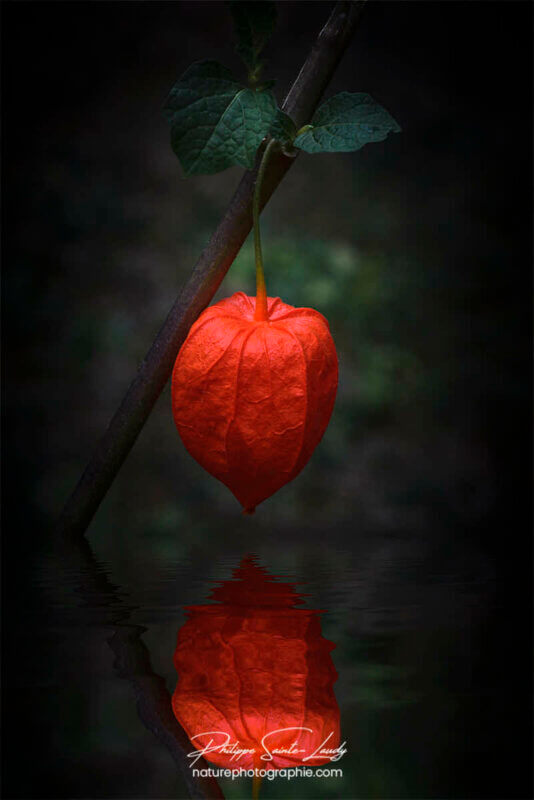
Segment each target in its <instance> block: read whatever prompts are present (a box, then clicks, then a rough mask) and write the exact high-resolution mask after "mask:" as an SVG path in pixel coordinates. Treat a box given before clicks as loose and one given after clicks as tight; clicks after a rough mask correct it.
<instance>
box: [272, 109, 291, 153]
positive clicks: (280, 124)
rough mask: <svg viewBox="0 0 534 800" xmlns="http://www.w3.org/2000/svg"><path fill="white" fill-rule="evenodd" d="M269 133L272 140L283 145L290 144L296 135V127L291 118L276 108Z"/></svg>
mask: <svg viewBox="0 0 534 800" xmlns="http://www.w3.org/2000/svg"><path fill="white" fill-rule="evenodd" d="M269 133H270V134H271V136H272V137H273V139H277V140H278V141H279V142H282V143H283V144H291V143H292V142H293V139H294V138H295V134H296V133H297V126H296V125H295V123H294V122H293V120H292V119H291V117H288V115H287V114H285V113H284V112H283V111H281V110H280V109H279V108H277V109H276V115H275V117H274V119H273V122H272V125H271V130H270V131H269Z"/></svg>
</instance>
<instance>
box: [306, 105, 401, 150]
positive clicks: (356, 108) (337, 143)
mask: <svg viewBox="0 0 534 800" xmlns="http://www.w3.org/2000/svg"><path fill="white" fill-rule="evenodd" d="M400 130H401V128H400V126H399V125H398V124H397V123H396V122H395V120H394V119H393V117H392V116H391V114H389V113H388V112H387V111H386V109H385V108H382V106H379V105H378V103H376V102H375V101H374V100H373V98H372V97H371V96H370V95H368V94H363V93H355V94H352V93H351V92H341V93H340V94H336V95H335V96H334V97H331V98H330V100H327V101H326V103H323V105H322V106H320V107H319V108H318V109H317V111H316V112H315V114H314V115H313V119H312V121H311V124H310V125H306V129H305V130H304V131H303V132H302V133H301V134H299V136H297V138H296V139H295V141H294V142H293V144H294V145H295V147H299V148H300V149H301V150H305V151H306V153H335V152H347V151H350V150H359V149H360V147H363V146H364V145H365V144H369V142H381V141H382V140H383V139H385V138H386V136H387V135H388V133H399V132H400Z"/></svg>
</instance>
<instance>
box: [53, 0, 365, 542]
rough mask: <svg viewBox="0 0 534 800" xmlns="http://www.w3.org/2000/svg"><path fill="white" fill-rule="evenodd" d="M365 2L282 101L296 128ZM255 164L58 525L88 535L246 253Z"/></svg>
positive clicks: (338, 26) (267, 188) (273, 175)
mask: <svg viewBox="0 0 534 800" xmlns="http://www.w3.org/2000/svg"><path fill="white" fill-rule="evenodd" d="M364 2H365V0H360V2H340V3H337V5H336V6H335V8H334V10H333V11H332V14H331V15H330V18H329V19H328V22H327V23H326V25H325V27H324V28H323V30H322V31H321V33H320V34H319V37H318V38H317V41H316V43H315V45H314V46H313V49H312V51H311V53H310V55H309V56H308V58H307V60H306V62H305V64H304V66H303V67H302V69H301V71H300V73H299V75H298V77H297V79H296V81H295V83H294V84H293V86H292V88H291V90H290V91H289V94H288V96H287V97H286V100H285V103H284V105H283V108H284V110H285V111H286V112H287V113H288V114H289V115H290V116H292V117H293V119H294V121H295V123H296V125H297V128H298V127H299V126H301V125H303V124H304V123H306V122H308V121H309V119H310V117H311V115H312V113H313V111H314V109H315V107H316V106H317V104H318V102H319V100H320V98H321V95H322V94H323V92H324V90H325V88H326V86H327V84H328V83H329V81H330V79H331V77H332V75H333V73H334V70H335V69H336V67H337V64H338V62H339V60H340V58H341V56H342V55H343V53H344V51H345V49H346V47H347V45H348V43H349V40H350V38H351V35H352V33H353V32H354V30H355V28H356V24H357V22H358V19H359V17H360V13H361V10H362V7H363V5H364ZM293 161H294V159H291V158H287V157H286V156H284V155H282V154H279V155H278V156H277V157H273V158H272V159H271V163H270V166H269V169H268V170H267V173H266V175H265V180H264V184H263V191H262V202H261V206H262V207H263V206H264V205H265V203H266V202H267V201H268V199H269V198H270V196H271V195H272V193H273V191H274V190H275V188H276V187H277V186H278V184H279V183H280V181H281V180H282V178H283V177H284V175H285V173H286V172H287V170H288V169H289V168H290V166H291V165H292V164H293ZM255 179H256V170H254V171H252V172H247V173H246V174H245V176H244V177H243V179H242V180H241V183H240V184H239V186H238V187H237V190H236V192H235V194H234V196H233V197H232V199H231V201H230V205H229V206H228V209H227V211H226V213H225V214H224V216H223V218H222V220H221V222H220V223H219V225H218V227H217V229H216V230H215V232H214V233H213V235H212V237H211V240H210V241H209V243H208V245H207V246H206V248H205V249H204V251H203V252H202V254H201V256H200V258H199V260H198V261H197V264H196V266H195V268H194V270H193V274H192V275H191V277H190V279H189V281H188V282H187V284H186V285H185V287H184V289H183V291H182V293H181V295H180V296H179V297H178V299H177V300H176V302H175V304H174V306H173V307H172V308H171V310H170V313H169V315H168V317H167V319H166V321H165V323H164V324H163V327H162V328H161V330H160V332H159V333H158V335H157V336H156V339H155V341H154V343H153V345H152V347H151V348H150V350H149V352H148V354H147V356H146V357H145V360H144V361H143V363H142V364H141V366H140V368H139V371H138V373H137V376H136V377H135V379H134V381H133V383H132V384H131V386H130V388H129V389H128V391H127V393H126V395H125V397H124V399H123V401H122V403H121V405H120V407H119V409H118V411H117V412H116V414H115V416H114V417H113V419H112V420H111V423H110V425H109V427H108V429H107V431H106V432H105V434H104V436H103V437H102V439H101V440H100V442H99V444H98V446H97V449H96V451H95V453H94V455H93V458H92V460H91V461H90V463H89V465H88V466H87V468H86V470H85V472H84V473H83V475H82V477H81V479H80V481H79V483H78V485H77V486H76V488H75V490H74V492H73V494H72V495H71V497H70V498H69V500H68V501H67V504H66V506H65V508H64V510H63V513H62V515H61V517H60V519H59V529H60V530H61V531H62V532H64V533H68V534H70V535H75V536H76V535H78V536H83V534H84V532H85V530H86V528H87V526H88V525H89V523H90V522H91V520H92V518H93V516H94V514H95V512H96V510H97V508H98V506H99V505H100V502H101V501H102V499H103V498H104V496H105V494H106V492H107V491H108V489H109V487H110V486H111V484H112V482H113V480H114V478H115V476H116V474H117V472H118V471H119V469H120V467H121V465H122V463H123V461H124V459H125V458H126V456H127V455H128V453H129V451H130V449H131V447H132V445H133V444H134V442H135V440H136V438H137V436H138V434H139V433H140V431H141V429H142V427H143V425H144V424H145V422H146V420H147V418H148V415H149V414H150V412H151V410H152V407H153V406H154V403H155V402H156V400H157V399H158V397H159V395H160V394H161V392H162V390H163V387H164V386H165V384H166V383H167V381H168V380H169V377H170V375H171V371H172V367H173V363H174V360H175V359H176V355H177V353H178V350H179V349H180V346H181V344H182V342H183V341H184V339H185V337H186V335H187V332H188V330H189V328H190V327H191V325H192V324H193V322H194V321H195V320H196V318H197V317H198V315H199V314H200V312H201V311H202V310H203V309H204V308H205V307H206V306H207V305H208V303H209V302H210V301H211V299H212V298H213V295H214V294H215V292H216V291H217V289H218V288H219V285H220V283H221V281H222V279H223V278H224V276H225V274H226V272H227V271H228V269H229V267H230V265H231V264H232V262H233V260H234V259H235V257H236V255H237V253H238V252H239V250H240V248H241V245H242V244H243V242H244V241H245V239H246V237H247V236H248V234H249V232H250V229H251V226H252V212H251V204H252V195H253V191H254V183H255Z"/></svg>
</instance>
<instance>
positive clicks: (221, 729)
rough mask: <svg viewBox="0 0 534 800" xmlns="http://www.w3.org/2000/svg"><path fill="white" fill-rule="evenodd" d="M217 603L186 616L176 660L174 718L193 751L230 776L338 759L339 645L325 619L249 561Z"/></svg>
mask: <svg viewBox="0 0 534 800" xmlns="http://www.w3.org/2000/svg"><path fill="white" fill-rule="evenodd" d="M211 596H212V598H213V599H214V600H215V601H216V603H215V604H213V605H203V606H189V607H188V619H187V621H186V622H185V624H184V625H183V627H182V628H181V629H180V631H179V633H178V643H177V647H176V653H175V656H174V664H175V667H176V669H177V671H178V676H179V678H178V684H177V686H176V690H175V692H174V695H173V698H172V705H173V710H174V713H175V715H176V718H177V719H178V721H179V722H180V724H181V725H182V727H183V728H184V729H185V730H186V732H187V734H188V736H189V738H190V739H191V741H192V743H193V745H194V746H195V748H197V750H199V752H200V753H202V754H203V755H204V757H205V758H206V759H207V760H208V761H212V762H213V763H214V764H217V765H218V766H220V767H226V768H230V769H238V768H239V767H242V768H243V769H251V768H265V769H270V770H279V769H283V768H287V767H295V766H307V767H313V766H317V765H318V764H325V763H327V762H330V761H333V760H336V750H337V749H338V748H339V744H340V729H339V708H338V705H337V702H336V697H335V694H334V689H333V685H334V682H335V681H336V679H337V673H336V670H335V668H334V665H333V663H332V658H331V655H330V651H331V650H332V649H333V648H334V646H335V645H333V644H332V643H331V642H329V641H327V640H326V639H324V638H323V636H322V634H321V625H320V620H319V615H318V612H317V611H312V610H308V609H302V608H296V607H295V606H296V605H297V604H298V603H301V602H302V600H301V599H300V597H299V595H298V594H297V593H296V592H295V589H294V584H290V583H282V582H278V581H276V580H274V579H273V577H272V576H270V575H269V574H268V573H267V572H266V570H264V569H262V568H261V567H259V566H257V565H256V564H255V562H254V560H253V559H252V558H250V557H247V558H245V559H243V561H242V563H241V565H240V567H239V568H238V569H236V570H235V572H234V579H233V580H229V581H225V582H224V583H222V584H221V585H219V586H218V587H217V588H216V589H214V590H213V592H212V595H211ZM193 753H194V751H193ZM192 761H194V758H192Z"/></svg>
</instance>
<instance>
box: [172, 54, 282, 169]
mask: <svg viewBox="0 0 534 800" xmlns="http://www.w3.org/2000/svg"><path fill="white" fill-rule="evenodd" d="M164 113H165V115H166V117H167V119H168V120H169V122H170V125H171V144H172V148H173V150H174V152H175V153H176V155H177V156H178V159H179V161H180V163H181V165H182V167H183V169H184V171H185V172H186V173H187V174H188V175H198V174H204V175H210V174H213V173H214V172H220V171H221V170H223V169H226V168H227V167H230V166H232V165H234V164H239V165H240V166H242V167H246V168H247V169H252V167H253V166H254V160H255V157H256V151H257V149H258V147H259V145H260V143H261V141H262V139H263V138H264V137H265V136H267V134H268V132H269V129H270V127H271V123H272V120H273V118H274V116H275V114H276V101H275V99H274V96H273V94H272V93H271V92H269V91H255V90H253V89H245V88H244V87H243V86H241V85H240V84H239V83H238V82H237V81H236V80H235V79H234V78H233V76H232V73H231V72H230V71H229V70H227V69H226V68H225V67H223V66H222V65H221V64H218V63H217V62H216V61H201V62H197V63H196V64H192V65H191V66H190V67H189V69H187V70H186V72H185V73H184V74H183V75H182V77H181V78H180V80H179V81H178V82H177V83H176V84H175V85H174V86H173V88H172V90H171V92H170V94H169V96H168V98H167V100H166V102H165V106H164Z"/></svg>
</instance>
